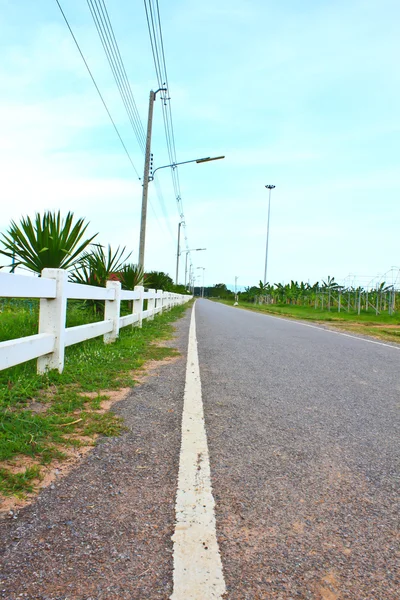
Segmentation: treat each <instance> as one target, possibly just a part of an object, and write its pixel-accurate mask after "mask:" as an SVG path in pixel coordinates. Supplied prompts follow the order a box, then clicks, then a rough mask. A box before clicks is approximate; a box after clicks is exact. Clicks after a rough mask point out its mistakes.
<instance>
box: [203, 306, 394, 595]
mask: <svg viewBox="0 0 400 600" xmlns="http://www.w3.org/2000/svg"><path fill="white" fill-rule="evenodd" d="M196 324H197V338H198V349H199V360H200V372H201V380H202V390H203V402H204V410H205V420H206V430H207V436H208V443H209V451H210V462H211V474H212V482H213V489H214V497H215V500H216V520H217V533H218V538H219V541H220V549H221V554H222V563H223V565H224V573H225V579H226V584H227V589H228V597H229V599H230V600H234V599H238V600H239V599H241V600H243V599H245V598H246V599H247V598H249V599H250V598H251V599H256V598H257V599H258V598H260V599H261V598H282V599H285V600H286V599H289V598H322V599H324V600H334V599H336V598H340V599H342V598H343V599H350V598H351V599H353V598H354V600H360V599H370V600H372V599H374V600H377V599H394V598H395V597H396V598H397V597H398V596H397V593H398V588H397V586H396V582H395V577H396V569H397V566H396V565H398V563H397V562H396V549H397V548H398V546H397V545H396V539H395V532H396V530H397V526H398V499H399V497H398V487H396V479H395V476H396V470H397V474H398V441H399V435H398V434H399V420H398V410H399V406H400V374H399V365H400V349H399V348H397V347H392V346H389V345H380V344H373V343H369V342H367V341H366V340H365V339H361V338H353V337H348V336H344V335H338V334H335V333H333V332H331V331H329V330H325V329H322V328H319V327H309V326H307V325H306V324H303V323H298V322H295V321H291V320H286V319H280V318H274V317H270V316H267V315H265V314H258V313H253V312H248V311H244V310H238V309H234V308H231V307H227V306H224V305H220V304H216V303H212V302H209V301H200V302H197V305H196ZM397 573H398V571H397ZM397 583H398V582H397Z"/></svg>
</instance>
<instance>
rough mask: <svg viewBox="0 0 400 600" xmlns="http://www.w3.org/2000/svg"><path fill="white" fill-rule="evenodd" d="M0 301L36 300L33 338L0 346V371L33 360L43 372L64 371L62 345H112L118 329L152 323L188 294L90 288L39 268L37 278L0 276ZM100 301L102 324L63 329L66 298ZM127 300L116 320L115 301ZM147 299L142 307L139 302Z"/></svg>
mask: <svg viewBox="0 0 400 600" xmlns="http://www.w3.org/2000/svg"><path fill="white" fill-rule="evenodd" d="M0 298H39V299H40V308H39V331H38V333H37V334H36V335H31V336H26V337H22V338H18V339H15V340H8V341H4V342H0V370H3V369H7V368H9V367H13V366H15V365H18V364H21V363H24V362H27V361H28V360H32V359H35V358H37V359H38V361H37V370H38V373H44V372H45V371H47V370H48V369H57V370H58V371H59V372H60V373H61V372H62V371H63V368H64V353H65V348H66V347H67V346H72V345H73V344H79V343H80V342H83V341H85V340H89V339H91V338H95V337H98V336H100V335H102V336H103V339H104V343H106V344H109V343H112V342H114V341H115V340H116V339H117V338H118V335H119V330H120V329H121V328H122V327H128V326H129V325H132V326H137V327H141V326H142V322H143V320H144V319H153V318H154V315H156V314H158V313H162V312H163V311H164V310H168V309H170V308H172V307H173V306H177V305H178V304H184V303H185V302H188V301H189V300H190V299H191V298H192V296H190V295H184V294H175V293H172V292H164V291H163V290H151V289H149V290H145V289H144V287H143V286H136V287H135V289H134V290H133V291H127V290H122V289H121V283H120V282H119V281H108V282H107V286H106V287H105V288H104V287H95V286H90V285H83V284H80V283H71V282H69V281H68V273H67V271H65V270H63V269H44V270H43V272H42V276H41V277H40V278H39V277H33V276H32V277H25V276H23V275H15V274H13V273H0ZM72 299H74V300H104V304H105V309H104V320H103V321H99V322H97V323H87V324H85V325H78V326H77V327H66V326H65V325H66V315H67V302H68V300H72ZM125 300H130V301H132V306H133V310H132V313H131V314H129V315H126V316H123V317H121V301H125ZM145 300H147V309H146V310H144V309H143V303H144V301H145Z"/></svg>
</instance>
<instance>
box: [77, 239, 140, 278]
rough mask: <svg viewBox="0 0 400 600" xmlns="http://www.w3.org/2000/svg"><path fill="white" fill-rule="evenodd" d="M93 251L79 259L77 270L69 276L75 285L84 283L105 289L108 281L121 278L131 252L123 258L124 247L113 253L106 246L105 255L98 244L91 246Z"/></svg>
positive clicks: (109, 247) (102, 248)
mask: <svg viewBox="0 0 400 600" xmlns="http://www.w3.org/2000/svg"><path fill="white" fill-rule="evenodd" d="M93 246H95V249H94V250H93V251H92V252H85V254H84V255H83V256H82V257H81V259H80V261H79V263H78V265H77V268H76V269H75V271H74V272H73V273H72V274H71V280H72V281H74V282H75V283H84V284H87V285H97V286H101V287H105V285H106V283H107V281H108V280H109V279H117V280H118V281H119V280H120V279H121V277H122V270H123V266H124V264H125V261H126V260H127V259H128V258H129V257H130V255H131V254H132V252H130V253H129V254H128V255H127V256H124V253H125V247H124V248H122V249H120V247H119V246H118V248H117V249H116V250H115V252H113V250H112V248H111V246H110V245H108V249H107V253H105V252H104V247H103V246H101V245H100V244H93Z"/></svg>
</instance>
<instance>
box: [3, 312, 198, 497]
mask: <svg viewBox="0 0 400 600" xmlns="http://www.w3.org/2000/svg"><path fill="white" fill-rule="evenodd" d="M187 307H188V305H187V304H186V305H184V306H177V307H175V308H173V309H172V310H171V311H168V312H165V313H163V314H162V315H157V316H156V317H155V318H154V320H153V321H147V320H146V321H144V322H143V327H142V328H138V327H125V328H123V329H122V330H121V331H120V337H119V339H118V340H117V341H116V342H115V343H114V344H109V345H106V344H104V343H103V340H102V338H95V339H92V340H88V341H86V342H83V343H81V344H77V345H76V346H71V347H69V348H67V349H66V360H65V369H64V371H63V373H61V374H60V373H58V372H57V371H50V372H48V373H47V374H45V375H38V374H37V373H36V361H30V362H27V363H24V364H22V365H17V366H16V367H13V368H11V369H6V370H4V371H1V372H0V494H1V495H3V496H9V495H15V496H17V497H23V496H24V494H26V493H29V492H32V491H33V490H34V489H35V486H36V485H37V484H38V483H39V481H40V478H41V471H42V467H43V466H44V465H49V464H50V463H51V462H52V461H54V460H55V459H57V460H62V459H63V458H65V457H66V456H67V455H68V451H69V449H71V448H74V447H75V448H79V447H81V446H88V445H93V443H94V440H95V438H96V437H97V436H98V435H105V436H114V435H118V434H119V433H120V432H121V431H122V430H123V427H124V426H123V422H122V420H121V419H120V418H119V417H118V416H117V415H115V414H113V413H112V412H106V411H104V410H102V403H103V402H104V401H105V400H108V398H109V396H108V395H107V391H108V390H118V389H121V388H126V387H130V386H133V385H134V384H135V379H134V377H135V371H137V369H139V368H140V367H141V366H142V365H143V364H144V363H145V362H146V361H148V360H163V359H164V358H166V357H169V356H175V355H177V352H176V350H173V349H172V348H168V347H165V346H161V345H158V344H157V342H160V341H161V340H165V339H168V338H170V337H171V336H172V333H173V328H172V325H171V323H172V322H173V321H175V320H176V319H178V318H179V317H181V316H182V314H183V313H184V311H185V310H186V308H187ZM71 321H72V323H73V324H75V322H74V321H76V319H74V318H72V319H71V318H70V325H71ZM85 321H86V322H88V320H87V317H86V319H85ZM3 324H5V327H4V328H3ZM0 325H1V334H2V335H8V336H9V335H10V333H11V335H12V337H18V336H19V335H31V334H33V333H35V332H36V331H37V329H36V331H35V328H37V314H35V310H30V311H24V310H22V311H21V310H18V311H10V313H9V314H4V313H1V315H0ZM22 331H23V333H20V332H22ZM5 332H6V333H5ZM15 332H18V334H15ZM0 339H1V338H0ZM8 339H10V337H8ZM105 390H106V392H105Z"/></svg>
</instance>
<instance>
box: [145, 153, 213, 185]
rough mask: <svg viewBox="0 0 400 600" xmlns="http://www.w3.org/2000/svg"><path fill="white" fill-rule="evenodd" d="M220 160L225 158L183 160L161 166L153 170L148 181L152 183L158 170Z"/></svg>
mask: <svg viewBox="0 0 400 600" xmlns="http://www.w3.org/2000/svg"><path fill="white" fill-rule="evenodd" d="M222 158H225V156H213V157H211V156H207V157H206V158H193V159H192V160H184V161H183V162H178V163H171V164H170V165H163V166H162V167H157V169H154V171H153V172H152V174H151V175H150V176H149V181H153V179H154V173H155V172H156V171H159V170H160V169H166V168H167V167H171V168H172V169H176V167H177V166H178V165H187V164H188V163H193V162H195V163H197V164H200V163H205V162H211V161H212V160H221V159H222Z"/></svg>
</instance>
